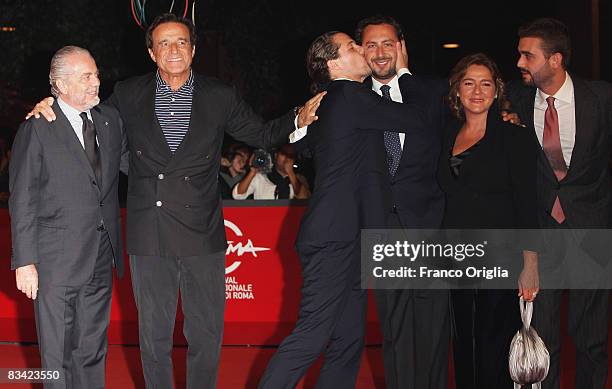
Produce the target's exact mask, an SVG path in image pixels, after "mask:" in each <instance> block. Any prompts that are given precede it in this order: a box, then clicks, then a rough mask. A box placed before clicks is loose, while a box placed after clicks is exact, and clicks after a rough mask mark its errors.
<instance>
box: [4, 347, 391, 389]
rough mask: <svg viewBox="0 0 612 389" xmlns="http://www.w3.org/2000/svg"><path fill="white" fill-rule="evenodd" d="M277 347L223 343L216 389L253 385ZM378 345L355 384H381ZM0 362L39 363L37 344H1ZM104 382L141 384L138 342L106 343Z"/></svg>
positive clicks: (179, 364)
mask: <svg viewBox="0 0 612 389" xmlns="http://www.w3.org/2000/svg"><path fill="white" fill-rule="evenodd" d="M275 350H276V348H259V347H243V346H239V347H223V351H222V353H221V366H220V369H219V385H218V389H238V388H255V387H256V386H257V380H258V379H259V377H260V376H261V374H262V372H263V370H264V369H265V367H266V364H267V363H268V360H269V359H270V358H271V357H272V354H273V353H274V351H275ZM186 352H187V349H186V348H185V347H176V348H175V349H174V353H173V360H174V380H175V385H176V387H177V388H184V387H185V355H186ZM381 358H382V357H381V349H380V348H378V347H367V348H366V352H365V354H364V358H363V363H362V367H361V371H360V373H359V379H358V384H357V388H359V389H370V388H384V377H383V373H382V369H383V368H382V359H381ZM0 366H2V367H9V366H10V367H21V368H23V367H37V366H40V362H39V357H38V347H37V346H35V345H33V346H19V345H14V344H0ZM317 370H318V366H316V367H315V368H313V369H311V372H310V374H309V375H307V376H306V378H305V383H303V384H302V385H300V386H298V388H312V387H314V384H315V380H316V376H317ZM106 386H107V388H110V389H115V388H117V389H132V388H144V381H143V378H142V370H141V368H140V354H139V352H138V347H137V346H120V345H111V346H109V352H108V360H107V367H106ZM0 387H1V388H4V387H6V388H7V389H8V388H10V389H26V388H39V387H41V385H26V384H21V385H19V384H10V385H9V384H5V385H2V384H0Z"/></svg>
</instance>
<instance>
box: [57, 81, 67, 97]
mask: <svg viewBox="0 0 612 389" xmlns="http://www.w3.org/2000/svg"><path fill="white" fill-rule="evenodd" d="M55 87H56V88H57V90H59V91H60V93H61V94H63V95H65V94H66V93H68V85H66V83H65V82H64V80H61V79H60V80H57V81H56V82H55Z"/></svg>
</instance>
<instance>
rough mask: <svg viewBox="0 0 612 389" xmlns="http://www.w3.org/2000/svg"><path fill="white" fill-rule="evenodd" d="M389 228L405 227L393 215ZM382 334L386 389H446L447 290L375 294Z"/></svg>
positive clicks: (409, 290) (448, 340)
mask: <svg viewBox="0 0 612 389" xmlns="http://www.w3.org/2000/svg"><path fill="white" fill-rule="evenodd" d="M388 225H389V227H390V228H404V226H403V225H402V221H401V219H400V218H399V216H398V215H397V214H396V213H393V214H390V215H389V218H388ZM374 296H375V297H376V306H377V309H378V318H379V321H380V328H381V332H382V335H383V359H384V367H385V383H386V386H387V388H388V389H421V388H422V389H442V388H443V389H446V388H447V383H448V346H449V342H450V315H449V310H450V309H449V299H450V297H449V291H448V290H424V289H377V290H375V291H374Z"/></svg>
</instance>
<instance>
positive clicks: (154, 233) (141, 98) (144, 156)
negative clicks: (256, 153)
mask: <svg viewBox="0 0 612 389" xmlns="http://www.w3.org/2000/svg"><path fill="white" fill-rule="evenodd" d="M194 78H195V79H194V92H193V103H192V108H191V121H190V124H189V131H188V132H187V134H186V135H185V138H184V139H183V142H182V143H181V145H180V147H179V148H178V149H177V150H176V152H175V153H174V154H172V153H171V152H170V148H169V147H168V144H167V143H166V139H165V137H164V135H163V132H162V129H161V127H160V125H159V122H158V121H157V117H156V115H155V87H156V81H155V74H154V73H151V74H147V75H144V76H140V77H135V78H131V79H129V80H126V81H123V82H119V83H117V85H116V86H115V91H114V94H113V96H111V98H110V99H109V103H110V104H113V105H114V106H115V107H117V109H118V110H119V112H120V114H121V118H122V119H123V122H124V126H125V130H126V133H127V136H128V146H129V149H130V169H129V176H128V178H129V179H128V198H127V249H128V253H130V254H136V255H158V256H174V255H177V256H193V255H204V254H208V253H212V252H218V251H222V250H225V248H226V246H227V243H226V238H225V228H224V225H223V214H222V209H221V197H220V194H219V185H218V176H219V167H220V163H219V161H220V160H221V146H222V143H223V135H224V133H225V132H227V133H228V134H230V135H231V136H232V137H234V138H235V139H237V140H241V141H244V142H246V143H248V144H250V145H253V146H256V147H263V148H269V147H271V146H273V145H277V144H281V143H284V142H286V141H287V137H288V134H289V133H290V132H291V131H293V129H294V124H293V120H294V118H295V116H294V114H293V113H288V114H286V115H284V116H282V117H280V118H278V119H276V120H272V121H269V122H267V123H265V122H264V121H263V120H262V119H261V118H260V117H259V116H258V115H257V114H255V112H254V111H253V110H252V109H251V108H250V107H249V106H248V105H247V104H246V103H245V102H244V101H242V99H240V97H239V96H238V93H237V91H236V90H235V88H233V87H230V86H227V85H225V84H224V83H222V82H221V81H219V80H216V79H214V78H211V77H206V76H203V75H199V74H195V73H194Z"/></svg>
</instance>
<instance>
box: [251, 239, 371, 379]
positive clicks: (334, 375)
mask: <svg viewBox="0 0 612 389" xmlns="http://www.w3.org/2000/svg"><path fill="white" fill-rule="evenodd" d="M359 249H360V242H359V240H357V241H356V242H335V243H330V244H326V245H325V246H322V247H318V246H314V245H313V246H306V245H302V246H298V253H299V255H300V260H301V263H302V275H303V286H302V300H301V303H300V312H299V318H298V321H297V323H296V325H295V328H294V329H293V331H292V332H291V334H290V335H289V336H288V337H287V338H285V340H284V341H283V342H282V343H281V345H280V346H279V348H278V351H277V352H276V354H275V355H274V357H273V358H272V360H271V361H270V363H269V365H268V367H267V369H266V371H265V373H264V375H263V378H262V379H261V382H260V384H259V387H260V388H265V389H271V388H274V389H286V388H294V387H295V385H296V384H297V383H298V382H299V380H300V379H301V378H302V377H303V376H304V374H305V373H306V371H307V370H308V368H309V367H310V366H311V365H312V363H313V362H314V361H315V360H316V359H317V358H318V357H319V355H320V354H321V353H324V354H325V357H324V363H323V368H322V369H321V372H320V375H319V379H318V381H317V388H333V389H343V388H354V387H355V381H356V379H357V374H358V372H359V365H360V362H361V354H362V351H363V345H364V331H365V314H366V306H367V294H366V290H364V289H361V280H360V257H359V253H360V251H359Z"/></svg>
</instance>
